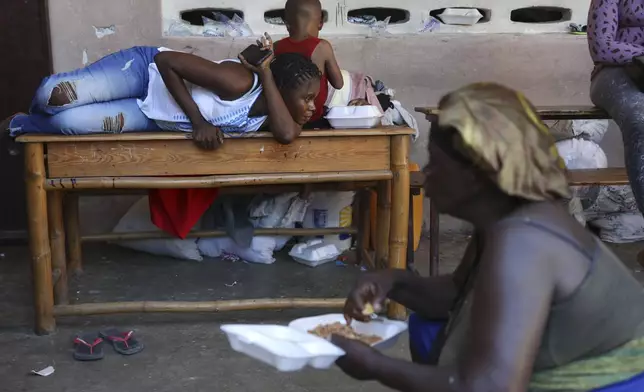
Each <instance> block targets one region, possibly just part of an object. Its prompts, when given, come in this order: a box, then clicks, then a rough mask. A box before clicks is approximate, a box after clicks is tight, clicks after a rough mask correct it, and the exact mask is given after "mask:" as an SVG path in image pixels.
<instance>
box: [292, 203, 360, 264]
mask: <svg viewBox="0 0 644 392" xmlns="http://www.w3.org/2000/svg"><path fill="white" fill-rule="evenodd" d="M354 195H355V192H314V193H313V194H312V195H311V196H312V198H313V200H312V201H311V205H310V206H309V208H308V210H307V211H306V216H305V217H304V222H303V227H304V228H307V229H322V228H327V227H351V223H352V218H353V208H352V203H353V196H354ZM324 242H325V243H327V244H334V245H335V246H336V247H337V248H338V250H339V251H340V252H344V251H346V250H348V249H349V248H351V235H349V234H333V235H327V236H324Z"/></svg>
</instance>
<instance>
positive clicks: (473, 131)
mask: <svg viewBox="0 0 644 392" xmlns="http://www.w3.org/2000/svg"><path fill="white" fill-rule="evenodd" d="M439 110H440V112H439V113H440V114H439V119H438V123H439V125H440V128H445V127H451V128H453V129H456V131H458V133H459V135H460V136H461V138H462V140H463V142H464V143H465V146H464V147H465V150H467V152H468V155H469V157H470V158H471V159H472V160H473V161H474V162H475V163H478V164H479V165H480V166H481V167H482V168H484V169H485V171H486V172H487V173H489V175H490V178H491V179H492V180H493V181H494V182H495V183H496V184H497V186H498V187H499V188H500V189H501V190H502V191H504V192H505V193H507V194H508V195H511V196H517V197H522V198H524V199H528V200H534V201H540V200H554V199H559V198H567V197H569V196H570V193H569V192H570V191H569V188H568V181H567V178H566V169H565V164H564V162H563V160H562V159H561V157H560V156H559V154H558V152H557V148H556V147H555V140H554V138H553V137H552V135H551V134H550V131H549V130H548V127H546V126H545V125H544V124H543V122H542V121H541V119H539V116H538V115H537V114H536V112H535V110H534V108H533V106H532V105H531V104H530V102H528V100H527V99H526V98H525V97H524V96H523V95H522V94H521V93H519V92H517V91H514V90H511V89H509V88H507V87H503V86H501V85H498V84H494V83H476V84H472V85H469V86H466V87H463V88H461V89H459V90H456V91H454V92H452V93H450V94H448V95H446V96H445V97H443V99H442V100H441V102H440V105H439ZM439 132H440V131H439Z"/></svg>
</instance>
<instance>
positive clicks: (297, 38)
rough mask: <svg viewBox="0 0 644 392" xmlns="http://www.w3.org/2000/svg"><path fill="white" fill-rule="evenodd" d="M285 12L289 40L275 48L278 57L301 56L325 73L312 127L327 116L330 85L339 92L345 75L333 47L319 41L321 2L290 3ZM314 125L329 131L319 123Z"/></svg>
mask: <svg viewBox="0 0 644 392" xmlns="http://www.w3.org/2000/svg"><path fill="white" fill-rule="evenodd" d="M284 11H285V12H284V23H285V24H286V29H287V30H288V33H289V36H288V37H287V38H284V39H281V40H280V41H278V42H276V43H275V44H274V50H275V54H276V55H280V54H283V53H298V54H301V55H302V56H304V57H306V58H308V59H311V61H312V62H313V63H315V65H317V66H318V68H319V69H320V72H321V73H322V78H321V79H320V93H319V94H318V96H317V97H316V98H315V113H314V114H313V117H311V119H310V120H309V124H308V125H309V127H311V126H314V125H313V124H315V123H316V122H318V120H320V119H321V118H322V116H323V115H324V102H325V101H326V99H327V93H328V85H327V82H328V83H331V86H333V87H334V88H335V89H337V90H339V89H342V87H343V86H344V81H343V79H342V72H341V71H340V67H339V66H338V63H337V61H336V59H335V54H334V53H333V47H332V46H331V44H330V43H329V42H328V41H326V40H323V39H320V38H318V35H319V33H320V30H321V29H322V26H323V25H324V22H323V20H322V5H321V4H320V0H287V1H286V5H285V10H284ZM315 125H318V126H320V127H326V126H324V125H322V124H319V122H318V124H315Z"/></svg>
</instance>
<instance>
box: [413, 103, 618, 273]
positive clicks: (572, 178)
mask: <svg viewBox="0 0 644 392" xmlns="http://www.w3.org/2000/svg"><path fill="white" fill-rule="evenodd" d="M415 110H416V112H419V113H422V114H424V115H425V117H426V118H427V120H428V121H430V122H431V121H435V120H436V119H437V116H438V114H439V110H438V108H437V107H417V108H415ZM537 113H538V114H539V116H540V117H541V119H542V120H604V119H610V116H609V115H608V113H606V112H605V111H603V110H602V109H599V108H597V107H594V106H542V107H538V108H537ZM411 174H412V175H411V180H410V184H411V186H412V187H422V185H423V183H424V181H425V178H424V175H423V174H422V172H421V173H411ZM568 181H569V184H570V185H571V186H576V185H628V184H629V182H628V176H627V174H626V169H625V168H607V169H591V170H571V171H569V172H568ZM429 225H430V233H429V235H430V238H429V254H430V256H429V273H430V275H432V276H433V275H438V274H439V236H440V235H439V219H438V213H437V212H436V208H435V207H434V205H433V204H431V201H430V217H429Z"/></svg>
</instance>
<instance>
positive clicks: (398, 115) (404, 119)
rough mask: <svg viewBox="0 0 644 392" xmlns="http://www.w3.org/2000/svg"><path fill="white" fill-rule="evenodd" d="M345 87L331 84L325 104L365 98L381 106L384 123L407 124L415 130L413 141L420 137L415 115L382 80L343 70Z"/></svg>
mask: <svg viewBox="0 0 644 392" xmlns="http://www.w3.org/2000/svg"><path fill="white" fill-rule="evenodd" d="M342 78H343V79H344V87H342V89H340V90H336V89H335V88H333V86H331V85H330V84H329V92H328V95H327V100H326V103H325V104H324V106H326V107H329V108H331V107H334V106H347V105H348V104H349V102H351V101H354V100H357V99H364V100H366V101H367V102H368V103H369V105H373V106H375V107H377V108H379V109H380V110H381V111H382V113H383V118H382V125H405V126H408V127H410V128H412V129H413V130H414V134H413V135H412V141H416V139H417V138H418V134H419V131H418V123H417V122H416V119H415V118H414V116H413V115H412V114H411V113H410V112H409V111H408V110H407V109H405V108H404V107H403V105H402V104H401V103H400V101H397V100H395V99H394V97H395V95H396V91H395V90H394V89H392V88H389V87H387V86H386V85H385V83H384V82H382V81H381V80H376V81H374V79H373V78H372V77H371V76H369V75H366V74H364V73H361V72H349V71H345V70H342Z"/></svg>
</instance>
